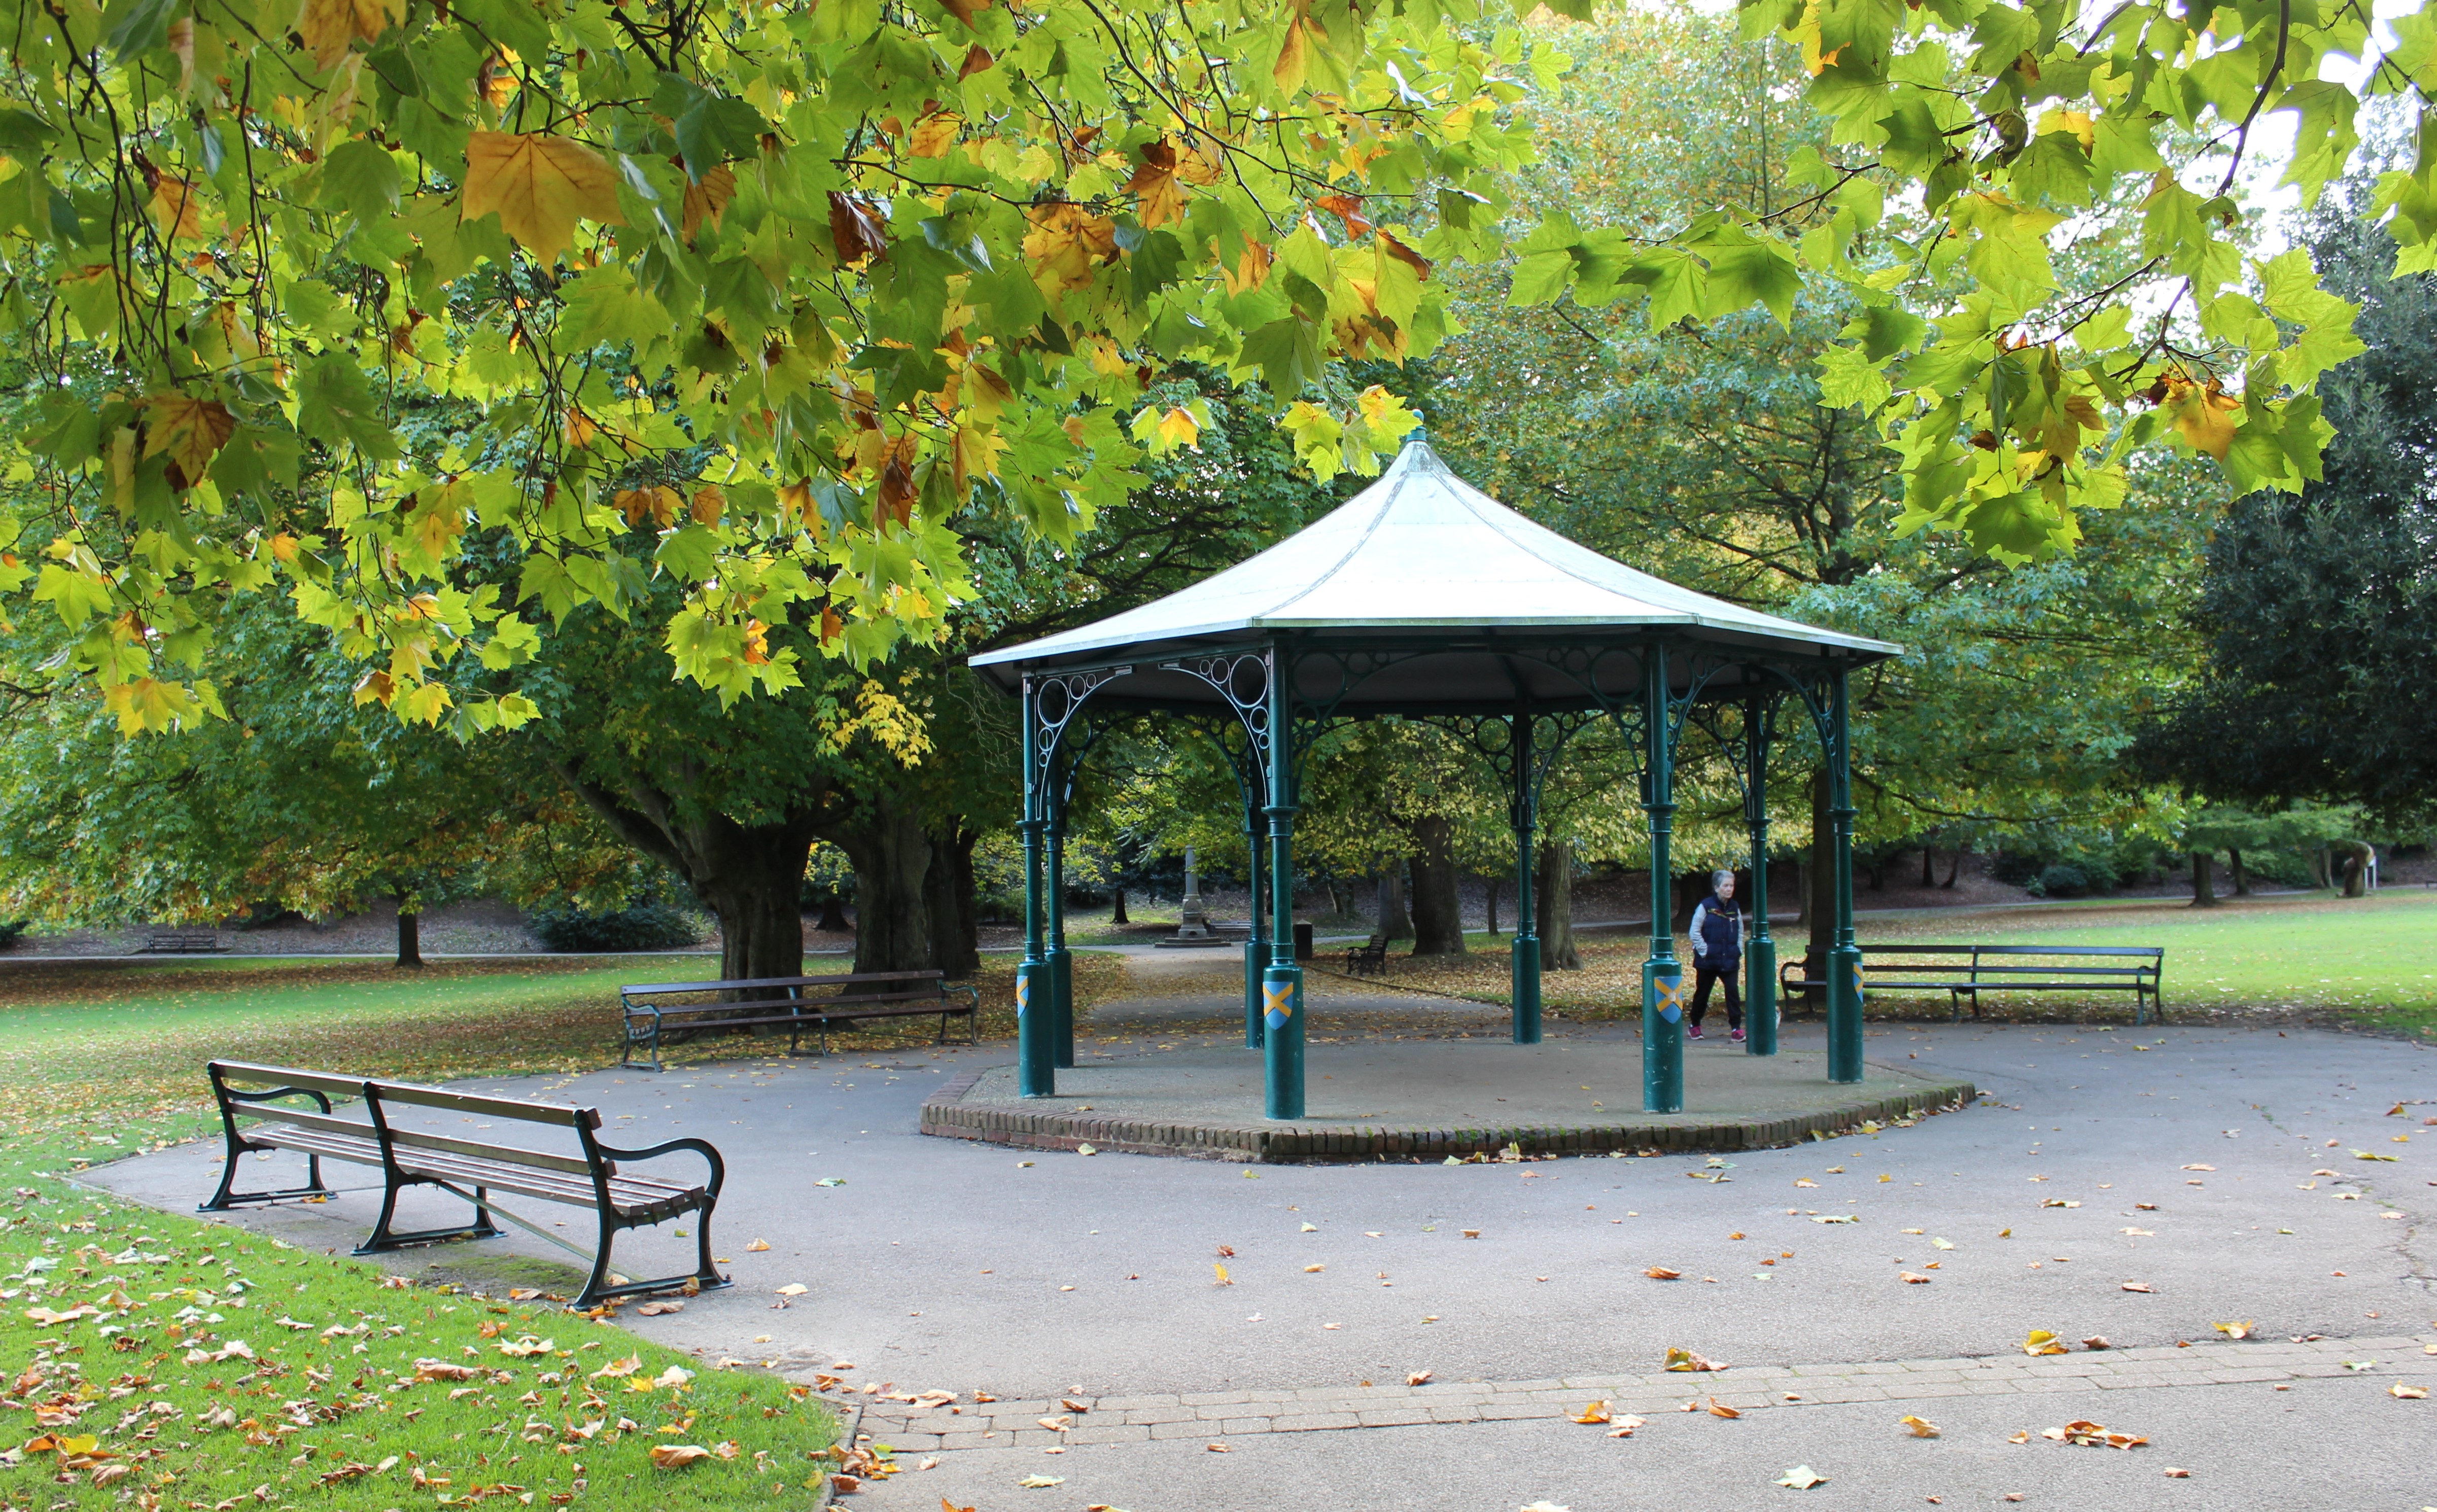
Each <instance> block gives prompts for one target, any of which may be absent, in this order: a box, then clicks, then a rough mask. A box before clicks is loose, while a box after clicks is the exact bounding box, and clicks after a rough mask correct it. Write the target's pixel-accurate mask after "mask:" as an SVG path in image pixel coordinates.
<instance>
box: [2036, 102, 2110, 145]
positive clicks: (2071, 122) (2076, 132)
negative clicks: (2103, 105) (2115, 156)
mask: <svg viewBox="0 0 2437 1512" xmlns="http://www.w3.org/2000/svg"><path fill="white" fill-rule="evenodd" d="M2050 132H2063V133H2065V134H2066V135H2068V136H2070V137H2072V138H2073V139H2074V140H2076V141H2078V142H2079V143H2080V144H2081V145H2082V146H2083V147H2084V148H2092V147H2095V146H2097V145H2098V128H2097V127H2096V126H2095V125H2094V124H2092V122H2091V119H2090V113H2089V112H2088V111H2069V110H2063V109H2052V110H2049V111H2046V112H2043V114H2041V116H2040V134H2041V135H2042V136H2045V135H2047V134H2048V133H2050Z"/></svg>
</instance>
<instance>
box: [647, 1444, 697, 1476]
mask: <svg viewBox="0 0 2437 1512" xmlns="http://www.w3.org/2000/svg"><path fill="white" fill-rule="evenodd" d="M709 1458H710V1450H707V1449H705V1448H703V1447H702V1446H701V1445H699V1444H655V1445H653V1446H652V1464H653V1466H654V1467H656V1468H659V1469H663V1470H681V1469H684V1468H686V1467H687V1466H689V1465H691V1464H693V1462H694V1461H696V1460H704V1459H709Z"/></svg>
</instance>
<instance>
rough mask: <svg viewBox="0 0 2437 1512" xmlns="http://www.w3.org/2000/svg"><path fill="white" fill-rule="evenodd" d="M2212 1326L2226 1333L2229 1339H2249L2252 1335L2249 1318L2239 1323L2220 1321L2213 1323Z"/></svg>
mask: <svg viewBox="0 0 2437 1512" xmlns="http://www.w3.org/2000/svg"><path fill="white" fill-rule="evenodd" d="M2210 1327H2214V1328H2216V1329H2217V1331H2218V1332H2219V1333H2221V1334H2224V1335H2225V1336H2226V1337H2227V1338H2229V1339H2248V1338H2250V1337H2251V1320H2249V1319H2248V1318H2246V1319H2244V1320H2242V1321H2241V1322H2239V1323H2218V1324H2212V1325H2210Z"/></svg>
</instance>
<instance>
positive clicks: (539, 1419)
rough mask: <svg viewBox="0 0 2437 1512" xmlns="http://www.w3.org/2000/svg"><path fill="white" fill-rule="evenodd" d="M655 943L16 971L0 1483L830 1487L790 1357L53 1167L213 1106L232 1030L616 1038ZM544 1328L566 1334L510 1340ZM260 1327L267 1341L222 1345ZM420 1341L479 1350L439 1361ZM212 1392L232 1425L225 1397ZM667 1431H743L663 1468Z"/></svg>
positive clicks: (540, 1492) (702, 1434) (200, 1499)
mask: <svg viewBox="0 0 2437 1512" xmlns="http://www.w3.org/2000/svg"><path fill="white" fill-rule="evenodd" d="M641 965H642V963H641V962H640V961H639V962H630V963H626V964H625V965H623V966H621V965H619V964H617V963H609V964H602V963H596V962H587V963H584V964H583V965H582V966H580V967H571V968H570V966H560V965H556V964H553V963H531V964H523V965H519V966H516V967H505V968H503V967H501V966H498V965H476V964H471V963H467V964H452V965H448V966H441V967H435V968H433V969H431V970H430V971H427V972H425V973H423V974H420V975H414V976H410V975H404V974H399V973H396V972H394V971H391V970H389V969H387V968H383V967H377V966H364V965H346V966H322V965H315V964H311V963H296V962H212V963H208V964H203V963H196V964H186V963H179V964H168V963H165V964H163V965H160V966H157V967H142V968H135V969H125V968H114V969H106V970H96V969H75V968H69V969H42V970H34V971H26V972H20V973H13V974H10V975H9V976H6V977H5V978H0V1450H13V1451H15V1452H14V1456H13V1457H15V1458H17V1459H18V1460H20V1462H21V1463H18V1464H15V1465H5V1463H0V1502H5V1503H7V1504H8V1505H9V1506H12V1507H31V1506H37V1505H40V1506H45V1507H47V1506H50V1505H53V1504H55V1503H62V1502H64V1503H66V1504H69V1505H76V1506H85V1505H92V1506H105V1505H117V1504H131V1505H136V1506H138V1507H143V1508H156V1507H180V1508H183V1507H213V1506H217V1505H219V1504H220V1503H224V1502H228V1501H229V1500H230V1499H231V1498H239V1499H241V1501H242V1504H244V1505H246V1506H249V1507H261V1506H296V1507H310V1508H321V1507H327V1508H332V1509H350V1512H352V1509H359V1508H360V1509H366V1512H370V1509H377V1508H390V1507H395V1506H398V1505H399V1504H401V1503H405V1502H407V1501H409V1500H413V1501H416V1502H421V1501H422V1500H423V1499H424V1498H427V1497H429V1498H432V1499H433V1500H434V1501H435V1502H436V1503H439V1504H443V1505H447V1504H451V1499H460V1500H462V1499H465V1498H466V1497H468V1496H469V1495H475V1496H477V1497H478V1499H480V1500H490V1499H491V1498H492V1497H498V1498H499V1499H500V1501H502V1502H503V1503H507V1504H519V1503H521V1504H533V1505H552V1504H559V1505H573V1506H578V1507H601V1508H619V1509H625V1508H634V1509H639V1512H640V1509H645V1508H670V1509H682V1508H688V1507H732V1506H737V1505H741V1504H744V1503H746V1502H748V1501H760V1500H763V1499H764V1498H774V1497H775V1498H777V1499H780V1500H781V1501H782V1502H783V1501H788V1500H791V1499H806V1498H808V1497H809V1494H810V1492H809V1487H810V1486H812V1485H814V1484H815V1482H816V1478H817V1472H818V1465H817V1463H816V1457H817V1456H818V1455H819V1454H820V1453H821V1451H822V1450H825V1449H826V1448H827V1446H828V1445H829V1444H830V1443H831V1441H832V1440H833V1438H834V1437H835V1434H836V1421H835V1418H834V1417H833V1415H832V1414H831V1413H830V1412H829V1410H828V1409H827V1408H826V1407H825V1406H824V1405H823V1404H822V1403H821V1402H820V1401H819V1400H817V1399H813V1400H809V1401H807V1400H801V1399H799V1398H797V1397H796V1396H795V1395H794V1394H793V1393H791V1392H790V1391H789V1389H788V1388H787V1387H786V1386H785V1384H784V1383H783V1382H781V1381H780V1380H777V1379H776V1378H774V1377H770V1376H765V1375H761V1374H758V1373H745V1372H739V1373H737V1374H733V1375H730V1374H714V1373H713V1372H711V1371H710V1370H706V1369H704V1368H703V1364H704V1363H703V1362H701V1361H698V1360H693V1359H691V1358H688V1357H684V1356H680V1355H678V1354H676V1353H675V1352H673V1351H670V1350H667V1349H663V1348H658V1347H656V1346H653V1345H647V1344H645V1343H643V1342H642V1341H641V1340H640V1339H638V1338H636V1337H635V1336H634V1335H632V1334H629V1333H627V1332H625V1331H624V1330H622V1329H620V1328H617V1327H614V1325H611V1324H609V1323H607V1322H606V1321H605V1320H602V1321H592V1320H587V1319H585V1318H582V1317H577V1316H573V1315H570V1314H568V1313H566V1312H565V1311H563V1310H558V1309H555V1308H552V1307H549V1306H548V1305H547V1304H546V1303H543V1302H540V1301H534V1300H528V1301H527V1302H525V1303H523V1304H515V1303H510V1302H507V1301H504V1300H496V1299H478V1298H476V1297H473V1296H469V1295H464V1294H452V1293H447V1292H436V1291H432V1290H424V1289H403V1288H401V1287H399V1286H397V1285H395V1284H394V1283H392V1282H389V1281H388V1279H387V1278H385V1277H384V1276H383V1275H381V1273H380V1272H379V1271H377V1270H376V1269H374V1268H371V1267H368V1266H364V1265H360V1264H358V1263H355V1262H353V1261H349V1260H343V1259H332V1258H326V1257H319V1256H309V1255H307V1254H304V1253H303V1252H300V1251H296V1250H292V1249H289V1248H287V1247H285V1246H283V1245H280V1244H278V1243H277V1242H276V1241H273V1240H269V1239H256V1238H253V1237H250V1236H246V1235H243V1234H241V1233H239V1232H238V1231H237V1230H234V1229H231V1228H227V1227H223V1226H218V1225H205V1224H202V1223H199V1222H195V1221H193V1220H190V1219H186V1218H183V1217H178V1216H173V1215H167V1214H161V1213H156V1212H151V1211H149V1210H146V1209H140V1208H131V1207H128V1206H125V1205H123V1204H118V1203H116V1202H114V1201H111V1200H107V1199H104V1198H101V1197H98V1196H96V1195H95V1194H93V1193H91V1192H89V1191H86V1190H83V1189H80V1188H77V1187H71V1186H69V1185H68V1184H66V1183H65V1182H63V1181H61V1180H59V1179H58V1178H57V1177H56V1175H53V1174H50V1173H53V1172H60V1171H66V1170H70V1169H74V1168H75V1167H77V1166H79V1165H82V1164H84V1163H85V1162H87V1161H91V1160H100V1159H108V1158H111V1157H112V1156H114V1155H116V1154H120V1153H124V1152H128V1151H131V1150H138V1149H145V1148H150V1147H153V1146H156V1145H159V1144H161V1143H163V1142H165V1141H168V1140H173V1139H179V1138H186V1137H193V1136H195V1135H196V1134H199V1133H202V1132H203V1131H205V1130H206V1129H207V1128H209V1127H211V1123H212V1121H211V1120H208V1119H206V1118H205V1117H203V1116H202V1097H203V1094H204V1091H205V1087H204V1082H203V1080H202V1075H201V1065H202V1062H203V1061H204V1060H206V1059H209V1058H210V1057H212V1056H215V1055H219V1056H231V1057H241V1058H246V1059H253V1060H266V1061H289V1062H300V1063H307V1064H320V1065H328V1066H343V1067H346V1068H349V1069H356V1070H362V1071H365V1072H368V1073H372V1074H377V1075H388V1076H406V1077H417V1078H431V1079H438V1078H442V1077H450V1076H464V1075H474V1074H499V1073H503V1072H537V1071H553V1070H569V1069H576V1068H580V1067H588V1066H597V1065H600V1064H605V1062H606V1061H607V1060H608V1059H609V1058H610V1056H611V1054H612V1052H613V1051H614V1047H615V1046H614V1024H615V1015H614V1001H615V1000H614V998H613V997H612V996H611V995H610V989H611V987H612V986H614V984H615V983H616V982H618V981H621V980H628V979H634V978H635V977H636V976H649V975H652V974H651V973H650V972H649V971H648V970H641V969H640V967H641ZM994 1016H996V1015H995V1014H991V1015H986V1023H987V1021H988V1020H989V1019H990V1018H991V1017H994ZM196 1195H197V1197H198V1199H200V1198H202V1196H205V1195H208V1194H206V1193H202V1192H198V1193H197V1194H196ZM816 1297H817V1293H815V1299H811V1300H816ZM88 1306H89V1307H91V1308H94V1309H96V1312H94V1313H92V1314H90V1315H84V1316H74V1314H76V1313H78V1312H79V1309H80V1308H82V1307H88ZM61 1314H70V1315H71V1316H70V1317H69V1318H68V1319H67V1320H66V1321H60V1319H59V1315H61ZM300 1325H301V1327H299V1326H300ZM330 1329H347V1330H356V1329H360V1330H362V1331H360V1332H353V1331H350V1332H339V1333H325V1330H330ZM525 1339H532V1340H541V1339H547V1340H549V1341H550V1342H551V1344H552V1348H551V1349H550V1350H549V1351H547V1352H543V1353H534V1354H531V1355H519V1354H511V1353H508V1352H505V1351H503V1350H502V1348H501V1345H516V1344H517V1342H518V1341H519V1340H525ZM239 1343H241V1344H242V1345H244V1347H245V1349H246V1350H248V1351H250V1352H251V1354H252V1356H253V1358H252V1359H248V1358H247V1356H246V1355H245V1354H243V1353H223V1351H228V1350H229V1349H230V1346H231V1345H233V1344H239ZM215 1356H218V1357H219V1358H214V1357H215ZM425 1360H430V1361H438V1362H441V1363H446V1364H448V1365H452V1366H473V1365H479V1366H481V1367H482V1374H481V1375H479V1376H477V1377H474V1378H472V1379H468V1380H422V1381H417V1380H415V1377H416V1375H417V1365H416V1362H417V1361H425ZM627 1361H632V1362H634V1363H633V1364H632V1365H631V1366H629V1367H628V1368H625V1369H622V1370H616V1371H609V1372H606V1373H603V1372H604V1367H605V1366H607V1365H609V1364H611V1363H623V1362H627ZM672 1366H676V1367H678V1368H681V1369H686V1370H692V1371H695V1372H698V1375H697V1376H696V1378H695V1379H693V1380H687V1381H683V1382H681V1383H672V1384H667V1385H662V1386H657V1387H653V1386H650V1385H649V1384H648V1383H649V1382H650V1381H652V1380H656V1379H661V1380H672V1381H674V1378H667V1377H665V1376H664V1375H663V1373H664V1372H666V1371H667V1370H668V1369H669V1368H670V1367H672ZM424 1374H427V1375H429V1374H433V1372H429V1371H426V1372H424ZM639 1384H640V1389H637V1388H638V1386H639ZM216 1409H220V1410H224V1411H225V1413H226V1414H227V1415H228V1416H229V1417H230V1418H231V1419H232V1420H233V1421H234V1424H235V1426H231V1427H215V1426H212V1424H213V1419H212V1417H211V1415H212V1414H213V1413H214V1411H215V1410H216ZM622 1424H624V1425H628V1426H623V1427H622ZM587 1435H588V1436H587ZM86 1437H90V1438H92V1439H93V1440H94V1441H95V1442H94V1443H93V1444H91V1445H89V1446H88V1445H86V1444H84V1443H83V1439H84V1438H86ZM61 1439H64V1440H65V1441H66V1442H65V1443H64V1445H63V1446H62V1445H61V1444H59V1443H58V1441H59V1440H61ZM655 1444H690V1445H697V1446H700V1447H702V1448H705V1449H713V1450H716V1449H718V1448H719V1447H720V1446H723V1445H726V1446H729V1447H730V1448H732V1450H734V1457H733V1458H726V1457H722V1456H721V1455H719V1454H713V1455H711V1456H710V1457H707V1458H704V1459H702V1460H700V1461H698V1462H696V1463H694V1464H693V1465H692V1466H691V1467H690V1468H683V1469H675V1470H669V1469H660V1468H655V1467H654V1465H653V1464H652V1461H651V1459H650V1457H649V1453H650V1449H651V1447H652V1446H653V1445H655ZM10 1457H12V1456H11V1455H9V1454H0V1462H5V1461H6V1460H8V1459H9V1458H10ZM350 1467H354V1468H350ZM418 1468H419V1469H421V1470H422V1471H423V1473H424V1475H425V1477H426V1480H427V1481H428V1482H429V1484H428V1485H425V1486H419V1487H418V1486H417V1485H416V1484H415V1483H414V1481H413V1479H412V1477H413V1475H414V1473H415V1471H416V1470H417V1469H418ZM443 1476H446V1477H447V1482H446V1484H443V1483H442V1481H441V1480H440V1477H443ZM499 1486H512V1487H514V1489H512V1490H509V1491H507V1492H505V1493H504V1494H501V1493H499V1492H497V1491H493V1492H491V1493H489V1495H482V1494H481V1493H480V1488H483V1487H499ZM527 1498H530V1500H529V1501H527V1500H526V1499H527Z"/></svg>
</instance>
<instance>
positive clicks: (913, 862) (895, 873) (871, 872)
mask: <svg viewBox="0 0 2437 1512" xmlns="http://www.w3.org/2000/svg"><path fill="white" fill-rule="evenodd" d="M822 838H824V839H826V840H828V841H829V842H830V843H831V844H833V845H835V846H836V847H837V848H838V849H839V850H841V851H844V852H845V853H846V855H847V859H848V860H849V861H850V862H851V863H853V865H854V900H855V930H854V969H855V970H856V971H858V972H885V971H922V970H924V969H926V968H928V967H929V966H930V964H931V929H930V923H931V921H930V907H929V899H928V897H927V896H926V893H925V889H924V887H923V880H924V878H925V877H927V876H928V875H929V873H930V870H931V837H930V836H929V835H926V834H925V833H923V829H922V820H921V818H920V816H918V815H916V814H915V813H914V812H913V811H912V810H910V809H908V808H907V807H905V806H904V805H903V804H901V803H899V802H898V801H897V800H896V799H895V798H894V797H892V796H890V795H887V794H883V795H881V796H879V797H877V798H874V799H872V800H870V801H869V802H868V803H867V804H866V805H864V808H863V811H862V812H861V813H860V814H859V815H858V816H857V817H856V820H855V822H854V823H853V824H852V825H851V827H843V826H842V827H840V828H837V829H833V830H831V831H829V832H828V833H826V834H825V835H823V836H822Z"/></svg>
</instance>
